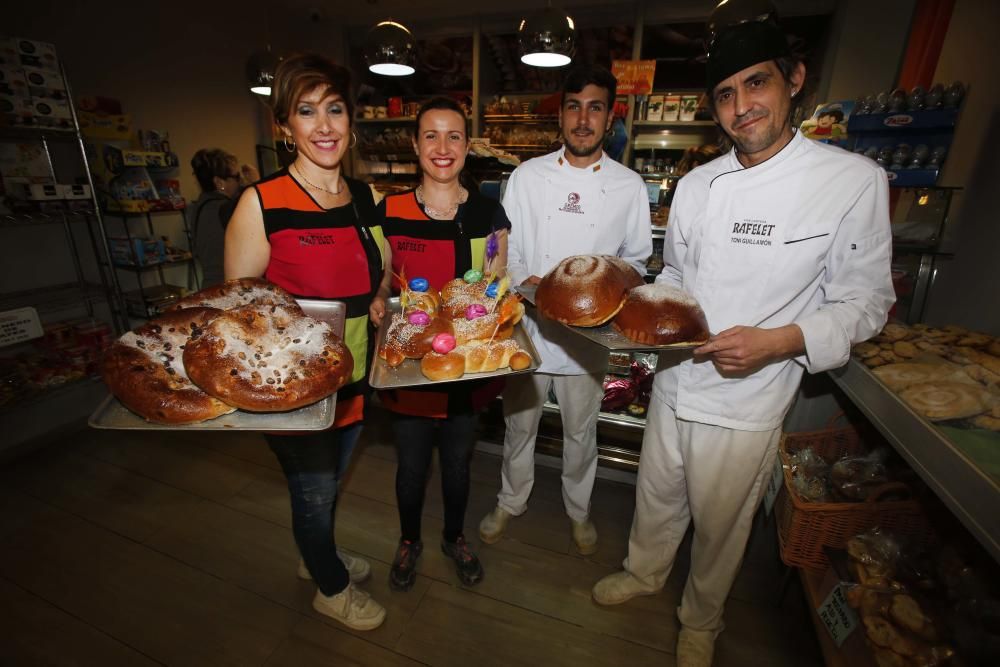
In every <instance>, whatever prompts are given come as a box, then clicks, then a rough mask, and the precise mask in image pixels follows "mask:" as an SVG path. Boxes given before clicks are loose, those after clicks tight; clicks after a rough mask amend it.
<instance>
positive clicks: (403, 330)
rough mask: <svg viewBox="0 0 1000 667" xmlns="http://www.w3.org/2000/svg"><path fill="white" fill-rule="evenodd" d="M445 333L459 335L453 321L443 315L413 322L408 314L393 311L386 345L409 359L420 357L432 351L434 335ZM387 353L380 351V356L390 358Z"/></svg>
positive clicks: (386, 335) (386, 333)
mask: <svg viewBox="0 0 1000 667" xmlns="http://www.w3.org/2000/svg"><path fill="white" fill-rule="evenodd" d="M443 333H447V334H453V335H457V334H455V332H454V331H453V327H452V323H451V321H450V320H447V319H445V318H443V317H432V318H431V319H430V322H429V323H428V324H413V323H411V322H410V321H409V320H408V319H407V317H406V315H404V314H402V313H393V315H392V322H390V323H389V329H388V331H386V332H385V347H386V348H395V349H396V350H398V351H399V352H400V353H401V354H402V355H403V356H404V357H406V358H407V359H420V358H421V357H423V356H424V355H425V354H427V353H428V352H430V351H431V343H433V342H434V337H435V336H437V335H438V334H443ZM386 355H387V353H385V352H382V351H381V350H380V351H379V356H380V357H381V358H383V359H386V360H388V359H389V357H387V356H386ZM396 365H398V364H396Z"/></svg>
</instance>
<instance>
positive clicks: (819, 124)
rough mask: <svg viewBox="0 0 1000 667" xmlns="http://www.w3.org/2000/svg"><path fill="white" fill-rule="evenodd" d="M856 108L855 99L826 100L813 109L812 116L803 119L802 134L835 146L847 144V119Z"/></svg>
mask: <svg viewBox="0 0 1000 667" xmlns="http://www.w3.org/2000/svg"><path fill="white" fill-rule="evenodd" d="M853 110H854V101H853V100H842V101H840V102H826V103H824V104H820V105H818V106H817V107H816V110H815V111H813V114H812V116H810V117H809V118H807V119H805V120H804V121H802V126H801V127H800V129H801V130H802V134H803V135H804V136H805V137H806V138H808V139H814V140H816V141H822V142H823V143H825V144H833V145H834V146H840V147H842V148H843V147H846V146H847V119H848V118H850V116H851V112H852V111H853Z"/></svg>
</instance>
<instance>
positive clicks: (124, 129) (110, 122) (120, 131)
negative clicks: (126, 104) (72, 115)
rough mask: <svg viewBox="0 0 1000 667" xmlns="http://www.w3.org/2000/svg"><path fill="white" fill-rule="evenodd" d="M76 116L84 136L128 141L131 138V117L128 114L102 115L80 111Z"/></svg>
mask: <svg viewBox="0 0 1000 667" xmlns="http://www.w3.org/2000/svg"><path fill="white" fill-rule="evenodd" d="M77 118H78V119H79V120H80V130H81V131H82V132H83V134H84V136H87V137H90V138H91V139H108V140H112V141H128V140H129V139H131V138H132V117H131V116H129V115H128V114H118V115H104V114H98V113H94V112H91V111H80V112H78V113H77Z"/></svg>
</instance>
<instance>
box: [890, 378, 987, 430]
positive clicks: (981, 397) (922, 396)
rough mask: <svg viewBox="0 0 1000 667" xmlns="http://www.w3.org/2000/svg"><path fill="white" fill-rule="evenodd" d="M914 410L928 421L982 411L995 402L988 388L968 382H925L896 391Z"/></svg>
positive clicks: (971, 414) (967, 415)
mask: <svg viewBox="0 0 1000 667" xmlns="http://www.w3.org/2000/svg"><path fill="white" fill-rule="evenodd" d="M899 397H900V398H902V399H903V400H904V401H906V403H907V405H909V406H910V407H911V408H913V410H914V411H915V412H917V413H918V414H920V415H921V416H923V417H926V418H927V419H929V420H931V421H942V420H945V419H962V418H964V417H973V416H975V415H978V414H982V413H984V412H986V411H987V410H989V409H990V408H992V407H993V406H994V405H995V404H996V399H995V398H994V396H993V395H991V394H990V393H989V392H988V391H986V390H985V389H983V388H982V387H980V386H978V385H974V384H971V383H968V382H948V381H944V382H925V383H922V384H914V385H910V386H909V387H907V388H906V389H904V390H903V391H901V392H899Z"/></svg>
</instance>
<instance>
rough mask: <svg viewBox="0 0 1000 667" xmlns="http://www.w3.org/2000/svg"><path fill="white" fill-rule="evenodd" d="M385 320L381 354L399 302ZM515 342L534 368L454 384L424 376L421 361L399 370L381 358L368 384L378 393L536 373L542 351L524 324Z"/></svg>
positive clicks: (474, 375) (396, 301)
mask: <svg viewBox="0 0 1000 667" xmlns="http://www.w3.org/2000/svg"><path fill="white" fill-rule="evenodd" d="M386 306H387V308H386V313H385V317H383V318H382V324H381V325H380V326H379V328H378V338H377V339H376V340H375V349H376V350H378V349H379V348H380V347H381V346H382V343H383V341H385V335H386V332H387V331H388V329H389V323H390V322H391V321H392V314H393V313H398V312H399V298H398V297H393V298H392V299H389V301H388V302H387V304H386ZM513 338H514V340H515V341H517V344H518V345H520V346H521V348H522V349H523V350H524V351H525V352H527V353H528V354H530V355H531V365H530V366H528V367H527V368H524V369H521V370H519V371H515V370H511V369H510V368H499V369H497V370H495V371H492V372H489V373H466V374H465V375H463V376H462V377H460V378H455V379H454V380H431V379H428V378H427V377H425V376H424V374H423V373H421V372H420V360H418V359H407V360H406V361H404V362H403V363H401V364H400V365H399V366H397V367H396V368H389V365H388V364H386V363H385V360H384V359H379V358H378V355H377V354H376V355H375V358H374V359H372V370H371V374H370V375H369V377H368V383H369V384H370V385H371V386H372V387H374V388H375V389H398V388H400V387H417V386H420V387H422V386H427V385H436V384H447V383H449V382H464V381H466V380H479V379H483V378H492V377H505V376H507V375H520V374H522V373H534V372H535V371H536V370H538V366H539V364H541V362H542V360H541V359H539V358H538V351H537V350H535V346H534V345H532V343H531V337H530V336H528V334H527V332H525V331H524V329H523V328H522V327H521V325H520V324H517V325H515V326H514V336H513Z"/></svg>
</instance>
